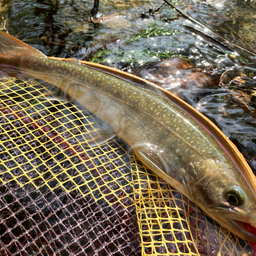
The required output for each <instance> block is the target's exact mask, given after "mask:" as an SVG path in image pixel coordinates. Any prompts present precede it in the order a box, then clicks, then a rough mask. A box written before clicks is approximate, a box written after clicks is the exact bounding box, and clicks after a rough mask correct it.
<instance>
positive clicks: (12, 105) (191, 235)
mask: <svg viewBox="0 0 256 256" xmlns="http://www.w3.org/2000/svg"><path fill="white" fill-rule="evenodd" d="M102 125H104V124H102V123H101V121H100V120H98V119H97V117H96V116H94V115H92V114H91V113H89V112H88V111H87V110H86V109H84V108H83V107H82V106H80V105H78V104H77V103H76V102H74V101H69V102H68V101H66V100H63V99H62V98H58V97H56V93H55V92H54V89H53V87H52V86H51V85H48V84H45V83H44V82H42V81H38V80H32V79H17V78H12V77H7V76H2V77H0V139H1V143H0V159H1V162H0V253H1V255H79V256H81V255H199V254H200V255H243V254H245V255H253V251H252V248H251V246H250V244H248V243H247V242H245V241H243V240H241V239H239V238H237V237H235V236H233V235H232V234H231V233H229V232H228V231H227V230H226V229H224V228H222V227H220V226H219V225H218V224H217V223H216V222H214V221H212V220H210V219H209V218H207V217H206V216H205V215H204V213H203V212H202V211H201V210H200V209H199V208H197V206H196V205H194V204H193V203H192V202H191V201H189V200H188V199H187V198H186V197H184V196H183V195H182V194H180V193H179V192H178V191H176V190H175V189H173V188H172V187H170V186H169V185H168V184H167V183H166V182H164V181H163V180H161V179H160V178H158V177H157V176H155V175H154V174H153V173H152V172H150V170H147V169H146V168H145V167H144V166H143V165H142V164H141V163H140V162H138V160H137V159H136V158H135V157H134V156H133V153H132V150H131V148H130V147H129V146H128V145H127V144H125V142H123V141H122V140H121V139H119V138H118V137H114V138H112V139H111V140H109V141H107V142H106V143H104V144H101V145H98V146H97V145H95V146H94V147H91V146H89V144H88V143H87V142H88V140H93V141H95V143H97V137H98V136H99V133H100V130H101V129H102Z"/></svg>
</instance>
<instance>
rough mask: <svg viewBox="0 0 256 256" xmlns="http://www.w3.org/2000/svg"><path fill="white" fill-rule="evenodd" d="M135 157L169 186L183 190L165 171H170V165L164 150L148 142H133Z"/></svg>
mask: <svg viewBox="0 0 256 256" xmlns="http://www.w3.org/2000/svg"><path fill="white" fill-rule="evenodd" d="M133 150H134V153H135V155H136V157H137V158H138V159H139V160H140V161H141V162H142V163H143V164H144V165H145V166H146V167H147V168H149V169H150V170H151V171H153V172H154V173H155V174H157V175H158V176H159V177H160V178H162V179H163V180H165V181H166V182H167V183H169V184H170V185H171V186H173V187H175V188H176V189H178V190H179V191H181V192H183V191H184V192H185V190H184V188H183V186H182V184H180V183H179V182H178V181H177V180H175V179H174V178H173V177H171V176H170V175H168V174H167V173H172V172H171V171H170V168H171V166H169V164H168V162H170V161H167V159H166V157H167V156H166V155H165V152H164V151H163V149H161V148H160V147H159V146H156V145H152V144H150V143H142V144H137V145H136V143H135V145H134V147H133Z"/></svg>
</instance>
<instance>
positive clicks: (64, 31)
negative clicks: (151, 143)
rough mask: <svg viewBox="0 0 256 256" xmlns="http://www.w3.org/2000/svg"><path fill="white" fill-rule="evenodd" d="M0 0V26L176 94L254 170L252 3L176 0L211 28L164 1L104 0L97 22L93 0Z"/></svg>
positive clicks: (53, 51)
mask: <svg viewBox="0 0 256 256" xmlns="http://www.w3.org/2000/svg"><path fill="white" fill-rule="evenodd" d="M0 3H1V7H0V11H1V14H0V27H1V28H2V29H6V30H7V31H8V32H9V33H10V34H12V35H13V36H16V37H17V38H19V39H21V40H23V41H24V42H26V43H27V44H29V45H31V46H32V47H35V48H36V49H38V50H40V51H42V52H43V53H44V54H46V55H48V56H57V57H69V58H70V57H71V58H77V59H80V60H88V61H94V62H98V63H102V64H105V65H109V66H113V67H115V68H119V69H122V70H125V71H127V72H131V73H134V74H136V75H139V76H141V77H144V78H146V79H149V80H151V81H153V82H155V83H158V84H159V85H161V86H163V87H164V88H167V89H168V90H170V91H172V92H173V93H175V94H177V95H179V96H180V97H181V98H183V99H184V100H185V101H187V102H188V103H189V104H191V105H192V106H194V107H195V108H197V109H198V110H199V111H201V112H202V113H203V114H205V115H206V116H207V117H209V118H210V119H211V120H212V121H213V122H215V123H216V124H217V126H219V127H220V128H221V129H222V131H223V132H224V133H225V134H226V135H227V136H228V137H229V138H230V139H231V140H232V141H233V142H234V143H235V144H236V145H237V147H238V148H239V150H240V151H241V152H242V153H243V154H244V155H245V157H246V159H247V161H248V162H249V164H250V166H251V167H252V169H253V171H254V172H255V173H256V159H255V156H256V129H255V128H256V121H255V118H256V111H255V107H256V94H255V86H256V70H255V67H256V65H255V62H256V53H255V51H256V44H255V37H256V29H255V27H256V2H255V1H246V0H243V1H241V0H237V1H234V0H225V1H223V0H217V1H216V0H214V1H213V0H211V1H208V0H205V1H200V0H184V1H175V0H174V1H172V2H171V3H172V4H173V5H175V6H176V7H177V8H178V9H179V10H181V11H182V12H183V13H185V14H186V15H189V16H191V17H193V18H194V19H195V20H196V21H198V22H200V23H201V24H203V25H205V26H206V27H207V28H206V27H204V26H200V25H198V24H196V23H195V22H192V21H191V20H189V19H188V18H187V17H185V16H182V15H180V14H179V13H178V12H177V11H176V10H174V9H173V8H172V7H170V6H168V5H167V4H166V3H165V2H164V1H159V0H141V1H140V0H139V1H138V0H137V1H135V0H129V1H128V0H112V1H109V0H101V1H100V10H101V12H102V13H103V14H104V17H105V18H106V19H105V20H104V21H102V22H100V23H93V22H92V21H91V20H90V10H91V9H92V7H93V1H92V0H91V1H89V0H55V1H54V0H24V1H20V0H12V1H8V0H2V1H0ZM213 32H214V33H213ZM216 34H218V35H220V36H221V38H220V37H218V36H217V35H216ZM234 44H236V45H237V46H239V47H237V46H235V45H234Z"/></svg>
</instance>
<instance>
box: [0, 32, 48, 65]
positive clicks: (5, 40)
mask: <svg viewBox="0 0 256 256" xmlns="http://www.w3.org/2000/svg"><path fill="white" fill-rule="evenodd" d="M24 55H27V56H31V57H35V56H36V57H46V56H45V55H44V54H43V53H41V52H40V51H38V50H36V49H35V48H33V47H31V46H29V45H27V44H25V43H23V42H22V41H20V40H19V39H17V38H15V37H13V36H11V35H9V34H7V33H5V32H3V31H0V64H1V59H6V58H7V57H8V58H9V59H18V58H19V57H21V56H24Z"/></svg>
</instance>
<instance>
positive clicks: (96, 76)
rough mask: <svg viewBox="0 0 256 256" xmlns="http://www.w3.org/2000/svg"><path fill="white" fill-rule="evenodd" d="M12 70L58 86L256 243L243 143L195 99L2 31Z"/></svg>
mask: <svg viewBox="0 0 256 256" xmlns="http://www.w3.org/2000/svg"><path fill="white" fill-rule="evenodd" d="M8 69H9V70H12V69H15V70H18V71H19V72H20V73H21V74H23V75H24V76H26V77H33V78H37V79H41V80H43V81H46V82H48V83H50V84H52V85H54V86H56V87H58V88H59V89H60V90H61V91H62V92H63V93H65V94H66V95H67V96H68V97H71V98H73V99H75V100H76V101H77V102H78V103H80V104H81V105H83V106H84V107H85V108H86V109H87V110H89V111H90V112H91V113H93V114H94V115H96V116H97V117H98V118H100V119H101V120H102V121H104V122H105V123H106V124H107V125H109V127H110V129H112V131H111V133H112V132H113V134H114V135H116V136H118V137H120V138H121V139H123V140H124V141H125V142H126V143H127V144H129V145H130V146H131V148H132V149H133V152H134V154H135V156H136V157H137V159H138V160H140V161H141V162H142V163H143V164H144V165H145V166H146V167H147V168H149V169H150V170H151V171H152V172H154V173H155V174H157V175H158V176H159V177H160V178H162V179H163V180H165V181H166V182H167V183H169V184H170V185H171V186H172V187H174V188H176V189H177V190H178V191H179V192H181V193H182V194H184V195H185V196H187V197H188V198H189V199H190V200H191V201H193V202H194V203H195V204H196V205H198V206H199V207H200V208H201V209H202V210H203V211H204V212H205V213H206V214H207V215H208V216H209V217H211V218H212V219H213V220H216V221H217V222H218V223H219V224H220V225H221V226H223V227H225V228H226V229H228V230H229V231H230V232H232V233H233V234H235V235H237V236H238V237H240V238H242V239H244V240H247V241H250V242H255V241H256V178H255V176H254V174H253V172H252V170H251V169H250V167H249V165H248V163H247V162H246V160H245V159H244V157H243V156H242V154H241V153H240V152H239V151H238V149H237V148H236V147H235V145H234V144H233V143H232V142H231V141H230V140H229V139H228V138H227V137H226V136H225V135H224V134H223V133H222V132H221V131H220V130H219V129H218V128H217V127H216V126H215V125H214V124H213V123H212V122H211V121H210V120H209V119H207V118H206V117H205V116H204V115H202V114H201V113H200V112H199V111H197V110H196V109H194V108H193V107H191V106H190V105H189V104H187V103H186V102H184V101H183V100H181V99H180V98H178V97H177V96H175V95H174V94H172V93H170V92H167V91H165V90H164V89H162V88H159V87H158V86H157V85H154V84H152V83H150V82H147V81H145V80H143V79H141V78H138V77H136V76H133V75H130V74H127V73H125V72H122V71H117V70H114V69H111V68H109V67H104V66H102V65H98V64H93V63H89V62H82V61H73V60H72V61H70V60H57V59H55V58H50V57H47V56H45V55H44V54H43V53H41V52H40V51H38V50H36V49H35V48H33V47H31V46H29V45H27V44H25V43H23V42H22V41H20V40H18V39H16V38H15V37H13V36H11V35H9V34H7V33H5V32H2V31H1V32H0V70H8ZM105 139H106V138H104V140H105Z"/></svg>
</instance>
